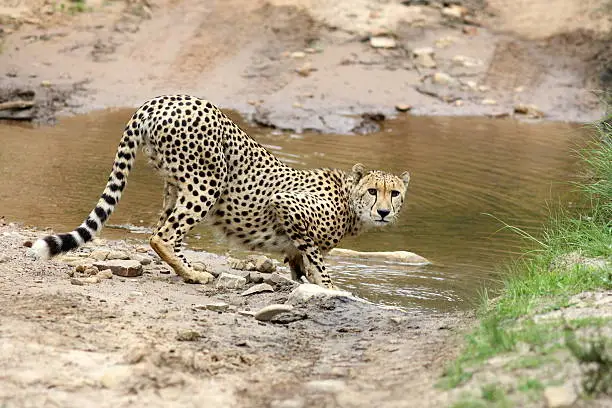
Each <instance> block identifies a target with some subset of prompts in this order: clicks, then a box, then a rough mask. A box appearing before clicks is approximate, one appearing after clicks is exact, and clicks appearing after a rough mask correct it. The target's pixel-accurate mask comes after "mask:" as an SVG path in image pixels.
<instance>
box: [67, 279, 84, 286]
mask: <svg viewBox="0 0 612 408" xmlns="http://www.w3.org/2000/svg"><path fill="white" fill-rule="evenodd" d="M70 283H71V284H73V285H77V286H83V285H84V284H85V282H82V281H81V280H80V279H78V278H72V279H70Z"/></svg>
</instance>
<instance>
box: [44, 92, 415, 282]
mask: <svg viewBox="0 0 612 408" xmlns="http://www.w3.org/2000/svg"><path fill="white" fill-rule="evenodd" d="M139 147H141V148H142V149H143V151H144V152H145V154H146V155H147V156H148V158H149V160H150V162H151V164H152V165H153V167H155V168H156V169H157V170H158V171H159V172H160V174H161V175H162V177H163V180H164V197H163V210H162V213H161V216H160V218H159V221H158V222H157V225H156V226H155V228H154V232H153V234H152V236H151V238H150V244H151V247H152V248H153V249H154V250H155V252H157V254H158V255H159V256H160V257H161V258H162V259H163V260H164V261H165V262H167V263H168V265H170V266H171V267H172V268H173V269H174V271H175V272H176V273H177V274H178V275H180V276H181V277H182V278H183V279H184V280H185V281H186V282H191V283H207V282H210V281H212V279H213V276H212V275H211V274H210V273H208V272H205V271H204V272H200V271H195V270H194V269H193V268H192V267H191V265H190V264H189V262H188V261H187V259H186V258H185V256H184V255H183V253H182V249H181V247H182V246H181V243H182V241H183V239H184V237H185V235H186V234H187V233H188V232H189V231H190V230H191V229H192V228H193V227H194V226H195V225H196V224H198V223H200V222H201V221H205V222H207V223H208V224H210V225H211V226H212V227H213V228H215V229H217V230H219V231H220V232H221V233H223V234H224V235H225V236H226V237H228V238H229V239H230V241H232V242H234V243H238V244H240V245H242V246H244V247H246V248H248V249H251V250H260V251H269V252H277V253H282V254H284V255H285V259H286V262H287V263H288V264H289V267H290V269H291V275H292V277H293V279H295V280H298V281H299V280H301V278H302V277H306V279H307V280H308V281H310V282H312V283H316V284H318V285H322V286H325V287H333V284H332V281H331V279H330V277H329V274H328V273H327V270H326V268H325V265H324V264H323V256H324V255H325V254H326V253H327V252H328V251H329V250H330V249H332V248H334V247H335V246H337V245H338V243H339V242H340V240H341V239H342V238H343V237H344V236H346V235H356V234H358V233H360V232H361V231H363V230H365V229H367V228H370V227H376V226H384V225H388V224H390V223H392V222H394V221H395V220H396V219H397V217H398V214H399V211H400V209H401V207H402V204H403V202H404V198H405V196H406V189H407V187H408V182H409V181H410V175H409V173H408V172H405V173H402V174H401V175H400V176H399V177H398V176H395V175H392V174H389V173H385V172H382V171H377V170H374V171H367V170H366V169H365V168H364V166H363V165H361V164H356V165H355V166H353V168H352V170H351V171H349V172H344V171H342V170H338V169H311V170H297V169H293V168H291V167H288V166H287V165H285V164H284V163H282V162H281V161H280V160H279V159H277V158H276V157H275V156H273V155H272V154H271V153H270V152H268V151H267V150H266V149H265V148H264V147H263V146H261V145H260V144H259V143H257V142H256V141H255V140H253V139H252V138H251V137H249V136H248V135H247V134H246V133H245V132H244V131H243V130H242V129H240V128H239V127H238V126H237V125H236V124H235V123H234V122H232V121H231V120H230V119H229V118H228V117H227V116H225V114H223V113H222V112H221V111H220V110H219V109H217V108H216V107H215V106H213V105H212V104H211V103H210V102H207V101H204V100H201V99H199V98H196V97H193V96H188V95H173V96H160V97H157V98H153V99H151V100H149V101H147V102H146V103H145V104H143V105H142V106H141V107H140V108H138V110H136V112H135V113H134V114H133V115H132V117H131V118H130V120H129V121H128V123H127V126H126V127H125V130H124V132H123V136H122V138H121V141H120V143H119V147H118V149H117V154H116V156H115V161H114V163H113V169H112V171H111V174H110V176H109V178H108V182H107V183H106V187H105V189H104V192H103V193H102V195H101V197H100V199H99V200H98V203H97V204H96V206H95V207H94V209H93V210H92V211H91V212H90V213H89V215H88V216H87V218H86V219H85V221H84V222H83V223H82V224H81V225H80V226H79V227H78V228H76V229H75V230H74V231H72V232H70V233H66V234H58V235H50V236H47V237H45V238H42V239H39V240H37V241H36V242H35V243H34V245H33V246H32V251H33V253H34V255H35V256H37V257H39V258H43V259H48V258H50V257H52V256H55V255H57V254H60V253H64V252H67V251H70V250H72V249H74V248H77V247H79V246H81V245H83V244H84V243H85V242H88V241H91V240H92V238H93V237H94V236H95V234H97V233H98V232H99V231H100V230H101V229H102V226H103V225H104V223H105V222H106V221H107V220H108V218H109V217H110V215H111V214H112V213H113V211H114V209H115V207H116V206H117V203H118V202H119V199H120V198H121V194H122V192H123V190H124V189H125V186H126V182H127V177H128V174H129V173H130V170H131V169H132V166H133V164H134V160H135V158H136V152H137V150H138V148H139Z"/></svg>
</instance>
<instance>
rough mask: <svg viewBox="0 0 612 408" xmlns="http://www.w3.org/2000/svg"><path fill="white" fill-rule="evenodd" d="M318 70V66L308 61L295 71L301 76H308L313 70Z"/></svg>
mask: <svg viewBox="0 0 612 408" xmlns="http://www.w3.org/2000/svg"><path fill="white" fill-rule="evenodd" d="M316 70H317V69H316V68H313V67H312V64H310V63H308V62H307V63H305V64H304V65H302V66H301V67H299V68H296V69H295V72H297V73H298V74H299V75H300V76H303V77H307V76H309V75H310V73H311V72H313V71H316Z"/></svg>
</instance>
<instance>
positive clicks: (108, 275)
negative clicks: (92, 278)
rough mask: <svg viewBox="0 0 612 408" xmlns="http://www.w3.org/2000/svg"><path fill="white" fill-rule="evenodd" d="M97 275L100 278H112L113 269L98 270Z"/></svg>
mask: <svg viewBox="0 0 612 408" xmlns="http://www.w3.org/2000/svg"><path fill="white" fill-rule="evenodd" d="M96 276H97V277H98V278H100V279H112V278H113V271H111V270H110V269H105V270H103V271H100V272H98V274H97V275H96Z"/></svg>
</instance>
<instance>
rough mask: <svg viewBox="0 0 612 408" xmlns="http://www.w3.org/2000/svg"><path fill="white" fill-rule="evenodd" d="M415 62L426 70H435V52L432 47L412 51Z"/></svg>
mask: <svg viewBox="0 0 612 408" xmlns="http://www.w3.org/2000/svg"><path fill="white" fill-rule="evenodd" d="M412 56H413V58H414V62H415V63H416V64H417V65H419V66H421V67H424V68H435V67H436V61H435V60H434V51H433V48H431V47H425V48H417V49H414V50H413V51H412Z"/></svg>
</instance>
